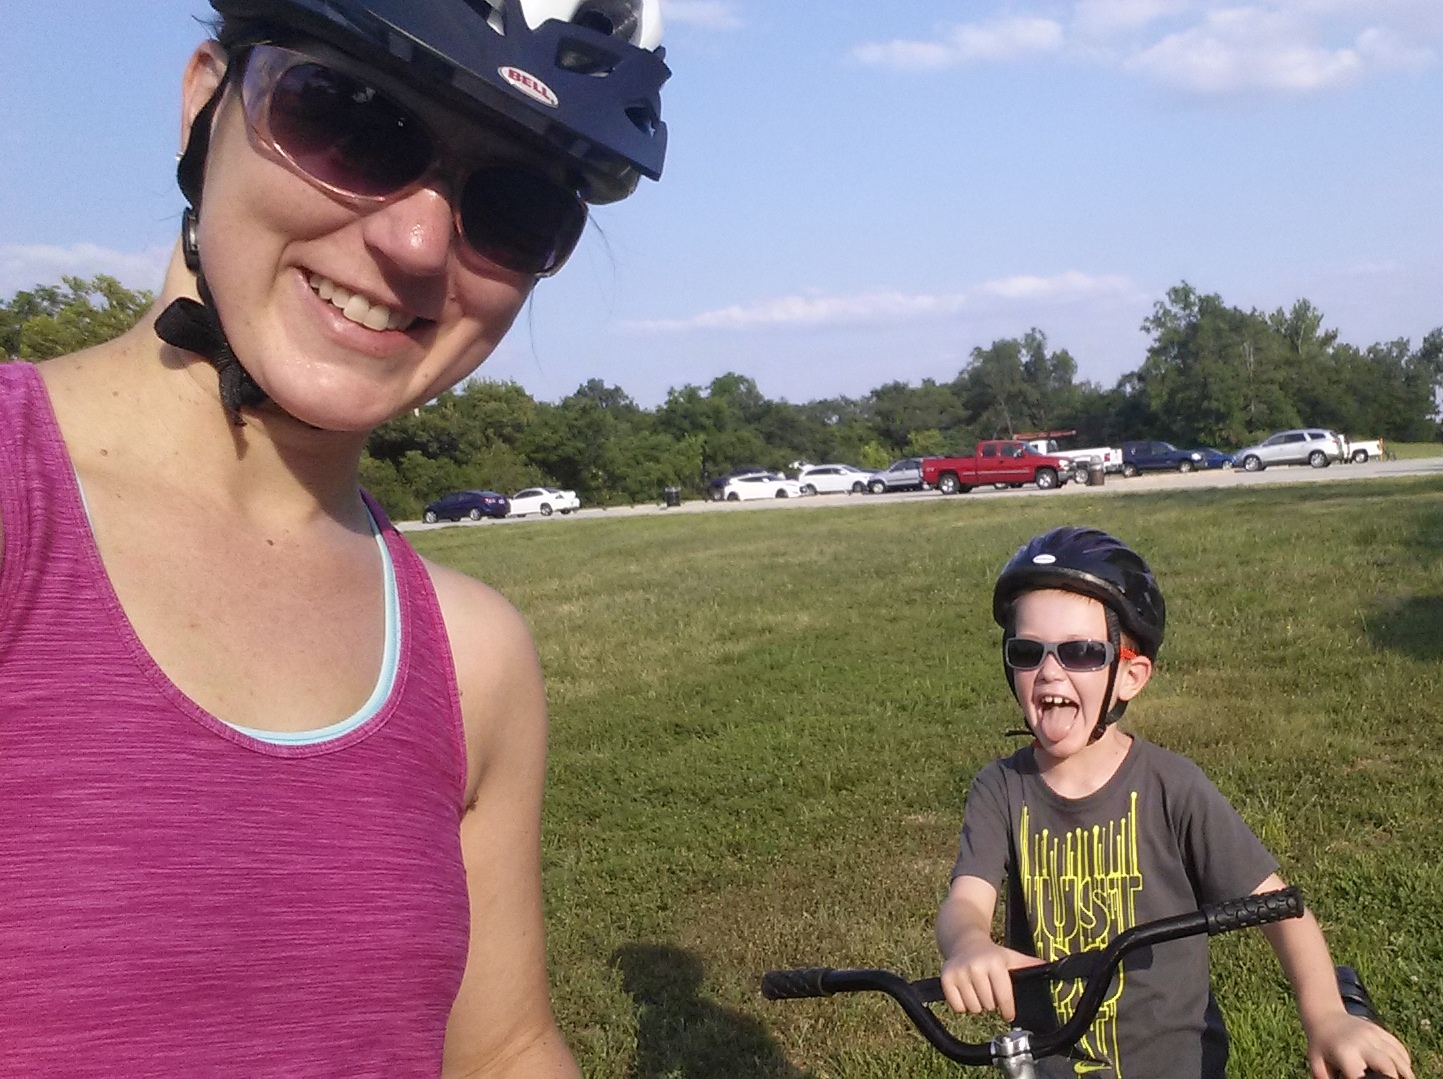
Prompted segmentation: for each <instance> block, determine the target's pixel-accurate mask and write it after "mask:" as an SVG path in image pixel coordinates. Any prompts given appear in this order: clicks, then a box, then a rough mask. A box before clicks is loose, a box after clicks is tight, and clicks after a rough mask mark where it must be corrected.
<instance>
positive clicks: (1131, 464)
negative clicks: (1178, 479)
mask: <svg viewBox="0 0 1443 1079" xmlns="http://www.w3.org/2000/svg"><path fill="white" fill-rule="evenodd" d="M1207 467H1208V466H1207V465H1206V464H1204V463H1203V451H1202V450H1180V449H1178V448H1177V447H1176V446H1174V445H1173V444H1172V443H1171V442H1124V443H1123V444H1122V474H1123V475H1124V476H1136V475H1137V474H1138V473H1139V472H1191V471H1192V470H1193V469H1195V468H1207Z"/></svg>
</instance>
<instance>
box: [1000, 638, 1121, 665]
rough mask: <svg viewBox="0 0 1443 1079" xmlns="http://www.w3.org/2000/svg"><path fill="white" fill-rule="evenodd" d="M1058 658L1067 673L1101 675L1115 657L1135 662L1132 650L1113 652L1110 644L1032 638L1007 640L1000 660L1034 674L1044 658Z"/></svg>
mask: <svg viewBox="0 0 1443 1079" xmlns="http://www.w3.org/2000/svg"><path fill="white" fill-rule="evenodd" d="M1049 655H1053V656H1056V657H1057V662H1058V663H1060V664H1062V668H1063V670H1067V671H1100V670H1102V669H1103V668H1104V667H1107V666H1109V665H1111V663H1112V660H1113V657H1114V656H1121V657H1122V658H1123V659H1136V658H1137V653H1136V652H1134V651H1133V650H1132V649H1131V648H1121V647H1118V648H1114V647H1113V644H1112V642H1111V641H1034V640H1033V639H1032V638H1031V637H1008V638H1007V639H1006V640H1005V641H1003V642H1002V660H1003V662H1004V663H1006V664H1007V666H1009V667H1011V668H1012V669H1013V670H1014V671H1035V670H1036V669H1037V668H1038V667H1041V666H1042V664H1043V663H1044V662H1046V660H1047V657H1048V656H1049Z"/></svg>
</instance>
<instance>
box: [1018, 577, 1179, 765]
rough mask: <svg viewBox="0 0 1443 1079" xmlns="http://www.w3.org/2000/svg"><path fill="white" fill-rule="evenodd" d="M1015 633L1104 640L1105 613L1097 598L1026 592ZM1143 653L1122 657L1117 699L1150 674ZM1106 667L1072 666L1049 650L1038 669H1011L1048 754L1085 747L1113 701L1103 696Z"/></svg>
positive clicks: (1070, 752)
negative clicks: (1074, 668)
mask: <svg viewBox="0 0 1443 1079" xmlns="http://www.w3.org/2000/svg"><path fill="white" fill-rule="evenodd" d="M1014 617H1015V629H1014V633H1013V635H1014V636H1017V637H1030V638H1032V639H1033V640H1038V641H1049V642H1054V643H1056V642H1060V641H1105V640H1107V615H1106V613H1105V612H1104V609H1103V606H1102V604H1101V603H1099V602H1098V601H1097V600H1095V599H1092V598H1090V597H1088V596H1080V595H1078V594H1077V593H1075V592H1061V591H1053V590H1046V591H1040V592H1028V593H1025V594H1024V595H1023V596H1021V597H1020V598H1019V599H1018V600H1017V604H1016V606H1015V608H1014ZM1151 671H1152V664H1151V661H1149V660H1148V659H1147V657H1145V656H1139V657H1138V658H1137V659H1134V660H1121V661H1120V663H1119V667H1118V672H1117V682H1116V685H1115V686H1114V688H1113V701H1116V700H1131V699H1132V698H1133V697H1134V696H1136V695H1137V693H1138V692H1139V691H1141V689H1142V687H1143V685H1145V684H1146V682H1147V679H1148V676H1149V675H1150V674H1151ZM1107 675H1108V668H1107V667H1103V668H1102V669H1101V670H1096V671H1069V670H1067V669H1065V668H1064V667H1063V666H1062V664H1060V663H1059V662H1058V661H1057V656H1056V655H1053V654H1051V653H1049V654H1048V655H1047V656H1046V657H1045V658H1044V659H1043V661H1042V665H1041V666H1040V667H1038V668H1036V669H1035V670H1030V671H1016V670H1015V671H1013V678H1014V681H1015V685H1016V689H1017V700H1018V703H1019V704H1021V705H1022V712H1023V715H1024V716H1026V718H1027V725H1028V727H1030V728H1031V729H1032V732H1033V734H1034V736H1035V737H1036V738H1037V741H1038V743H1039V744H1040V747H1041V749H1042V750H1043V751H1044V752H1045V753H1047V754H1048V755H1049V756H1051V757H1054V758H1057V759H1066V758H1068V757H1071V756H1073V755H1074V754H1076V753H1078V752H1080V751H1082V750H1083V749H1086V748H1087V746H1088V739H1089V738H1090V737H1091V735H1092V730H1093V728H1094V727H1095V726H1096V725H1097V718H1098V716H1099V715H1101V714H1102V713H1103V712H1104V711H1106V708H1105V707H1104V705H1107V706H1111V704H1112V703H1113V701H1104V699H1103V698H1104V695H1105V694H1106V693H1107Z"/></svg>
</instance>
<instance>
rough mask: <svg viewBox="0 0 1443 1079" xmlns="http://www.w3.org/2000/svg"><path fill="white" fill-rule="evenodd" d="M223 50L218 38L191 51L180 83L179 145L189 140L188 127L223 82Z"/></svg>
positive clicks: (224, 58)
mask: <svg viewBox="0 0 1443 1079" xmlns="http://www.w3.org/2000/svg"><path fill="white" fill-rule="evenodd" d="M227 62H228V61H227V60H226V55H225V50H224V49H222V48H221V47H220V43H219V42H217V41H204V42H202V43H201V44H200V45H198V46H196V50H195V52H193V53H191V55H190V61H189V62H188V63H187V64H186V65H185V74H184V75H182V76H181V84H180V148H181V151H182V152H184V151H185V148H186V146H187V145H189V143H190V129H191V127H192V126H194V124H195V118H196V117H197V116H198V115H200V110H201V109H203V108H205V105H206V102H207V101H209V100H210V99H211V97H212V96H214V94H215V92H216V90H217V89H218V88H219V87H220V84H221V83H222V82H224V81H225V69H226V65H227Z"/></svg>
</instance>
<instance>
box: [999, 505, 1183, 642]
mask: <svg viewBox="0 0 1443 1079" xmlns="http://www.w3.org/2000/svg"><path fill="white" fill-rule="evenodd" d="M1044 588H1056V589H1059V590H1060V591H1063V592H1077V593H1080V594H1081V595H1084V596H1091V597H1092V598H1093V599H1095V600H1098V601H1099V602H1101V603H1102V604H1103V605H1104V606H1106V607H1107V609H1108V610H1110V611H1112V612H1113V614H1115V615H1116V616H1117V619H1118V621H1119V622H1120V623H1121V627H1122V629H1123V630H1124V631H1126V632H1127V633H1128V635H1129V636H1131V637H1132V638H1133V640H1135V641H1136V642H1137V646H1138V651H1140V652H1141V653H1142V654H1143V655H1145V656H1147V657H1148V658H1149V659H1156V658H1157V652H1158V649H1159V648H1161V647H1162V636H1163V628H1164V626H1165V624H1166V622H1167V608H1166V605H1165V604H1164V603H1163V598H1162V589H1160V588H1159V587H1158V586H1157V579H1156V578H1155V577H1154V576H1153V575H1152V570H1151V569H1149V568H1148V565H1147V563H1146V562H1144V561H1143V558H1142V556H1141V555H1140V554H1138V553H1137V552H1136V551H1134V550H1133V549H1132V548H1131V547H1129V546H1128V545H1127V544H1125V543H1123V542H1122V541H1121V540H1120V539H1117V538H1116V537H1115V536H1110V535H1108V534H1107V533H1106V532H1103V531H1101V530H1099V529H1096V528H1076V527H1071V526H1067V527H1063V528H1054V529H1053V530H1052V531H1051V532H1044V533H1043V534H1042V535H1040V536H1034V537H1032V539H1030V540H1028V541H1027V543H1025V544H1023V546H1021V547H1019V548H1018V550H1017V553H1016V554H1014V555H1013V556H1012V558H1011V559H1010V560H1009V561H1008V563H1007V565H1006V566H1004V567H1003V569H1002V573H1001V575H1000V576H999V577H998V578H997V585H996V587H995V588H993V590H992V617H993V618H994V619H996V621H997V624H998V625H999V626H1002V627H1003V628H1004V629H1005V628H1006V627H1007V625H1008V622H1009V620H1010V618H1011V612H1012V604H1013V603H1014V602H1015V601H1016V599H1017V597H1018V596H1020V595H1022V594H1023V593H1024V592H1035V591H1037V590H1039V589H1044Z"/></svg>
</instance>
